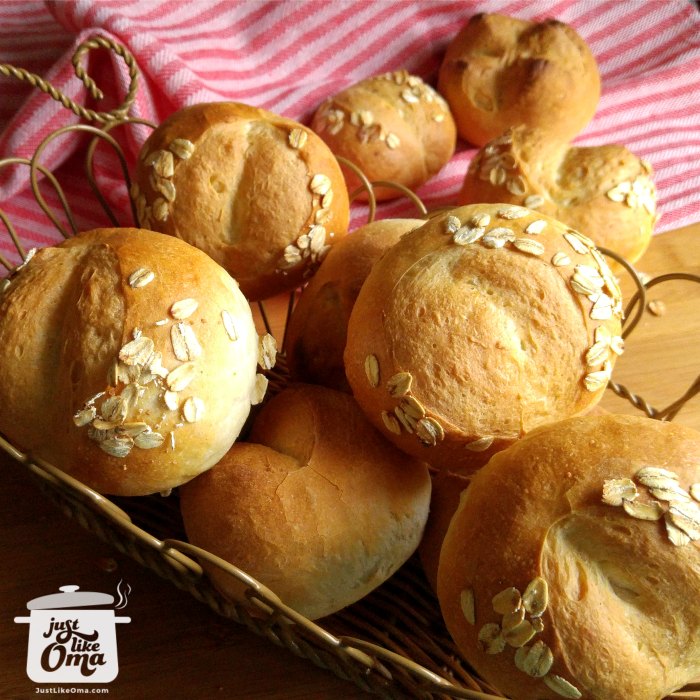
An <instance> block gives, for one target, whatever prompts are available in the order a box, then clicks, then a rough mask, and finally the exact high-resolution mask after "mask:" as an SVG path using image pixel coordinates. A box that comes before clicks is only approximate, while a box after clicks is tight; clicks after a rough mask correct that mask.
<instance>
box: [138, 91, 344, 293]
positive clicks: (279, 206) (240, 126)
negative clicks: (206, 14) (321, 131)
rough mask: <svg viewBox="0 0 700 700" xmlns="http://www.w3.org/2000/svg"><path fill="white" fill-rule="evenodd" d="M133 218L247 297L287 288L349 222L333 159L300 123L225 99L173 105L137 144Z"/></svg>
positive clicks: (305, 272)
mask: <svg viewBox="0 0 700 700" xmlns="http://www.w3.org/2000/svg"><path fill="white" fill-rule="evenodd" d="M132 197H133V198H134V200H135V202H136V205H137V209H138V213H139V219H140V221H141V224H142V225H143V226H144V227H150V228H153V229H154V230H157V231H162V232H163V233H167V234H170V235H173V236H177V237H178V238H182V239H183V240H185V241H187V242H188V243H191V244H193V245H195V246H197V247H198V248H200V249H202V250H203V251H204V252H206V253H207V254H208V255H210V256H211V257H212V258H214V260H216V261H217V262H218V263H219V264H220V265H222V266H223V267H224V268H225V269H226V270H228V272H229V273H230V274H231V275H233V277H235V278H236V280H237V281H238V282H239V284H240V285H241V290H242V291H243V293H244V294H245V296H246V297H247V298H248V299H251V300H256V299H261V298H265V297H269V296H272V295H274V294H276V293H279V292H282V291H286V290H289V289H293V288H294V287H297V286H299V284H301V282H302V281H303V280H304V279H306V277H308V276H309V275H310V274H312V273H313V271H314V269H315V266H316V265H317V264H318V262H319V261H320V260H321V259H322V258H323V256H324V255H325V254H326V252H327V251H328V246H330V245H332V243H333V242H334V241H335V240H336V239H337V238H340V237H341V236H343V235H344V234H345V232H346V230H347V226H348V216H349V213H348V207H349V204H348V195H347V190H346V187H345V182H344V180H343V175H342V173H341V171H340V168H339V166H338V163H337V161H336V160H335V158H334V156H333V154H332V153H331V152H330V151H329V149H328V148H327V146H326V145H325V144H324V143H323V141H322V140H321V139H320V138H318V137H317V136H316V134H314V133H313V132H312V131H311V130H310V129H308V128H307V127H304V126H302V125H301V124H298V123H297V122H294V121H292V120H290V119H285V118H284V117H279V116H277V115H275V114H272V113H270V112H266V111H265V110H262V109H257V108H255V107H250V106H248V105H244V104H238V103H233V102H230V103H229V102H222V103H209V104H198V105H193V106H191V107H186V108H184V109H181V110H179V111H178V112H175V113H174V114H173V115H171V116H170V117H169V118H168V119H167V120H166V121H165V122H163V123H162V124H161V125H160V126H159V127H158V128H157V129H156V130H155V131H154V132H153V133H152V134H151V136H150V137H149V138H148V140H147V141H146V143H145V144H144V145H143V148H142V150H141V155H140V157H139V163H138V167H137V171H136V184H135V187H134V188H133V189H132Z"/></svg>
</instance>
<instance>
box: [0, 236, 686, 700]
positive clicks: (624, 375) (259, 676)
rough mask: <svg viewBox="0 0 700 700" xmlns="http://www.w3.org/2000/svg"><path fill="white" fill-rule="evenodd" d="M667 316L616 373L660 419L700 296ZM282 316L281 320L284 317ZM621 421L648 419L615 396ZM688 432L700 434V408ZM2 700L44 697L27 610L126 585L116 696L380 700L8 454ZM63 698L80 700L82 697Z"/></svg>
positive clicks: (671, 262) (655, 263)
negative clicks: (632, 416)
mask: <svg viewBox="0 0 700 700" xmlns="http://www.w3.org/2000/svg"><path fill="white" fill-rule="evenodd" d="M637 267H638V269H640V270H642V271H643V272H646V273H648V274H651V275H657V274H661V273H665V272H669V271H685V272H690V273H693V274H700V224H697V225H694V226H691V227H688V228H686V229H682V230H679V231H675V232H673V233H668V234H662V235H660V236H657V237H656V238H655V239H654V241H653V243H652V246H651V248H650V250H649V251H648V253H647V254H646V255H645V257H644V258H643V259H642V260H641V261H640V262H639V263H638V265H637ZM650 298H654V299H660V300H662V301H663V302H664V303H665V305H666V313H665V314H664V315H663V316H653V315H652V314H650V313H645V315H644V320H643V323H642V325H641V327H640V328H639V329H638V331H636V332H635V334H634V335H633V336H632V337H631V338H630V340H629V342H628V343H627V349H626V352H625V354H624V355H623V357H622V358H621V360H620V362H619V363H618V366H617V367H616V369H615V377H614V378H615V379H616V380H617V381H618V382H620V383H623V384H626V385H627V386H629V387H630V388H631V389H632V390H634V391H635V392H637V393H639V394H641V395H642V396H644V397H645V398H646V399H647V400H648V401H649V402H650V403H651V404H652V405H654V406H656V407H661V406H665V405H666V404H667V403H669V402H670V401H671V400H672V399H674V398H676V397H677V396H678V395H680V394H681V393H682V392H683V390H684V388H685V386H686V385H689V384H690V383H691V382H692V381H693V380H694V379H695V377H696V376H697V375H698V373H700V362H699V358H700V353H698V347H699V345H700V313H699V311H700V285H692V284H691V283H688V282H678V283H672V284H669V285H667V286H664V287H663V288H661V287H660V288H658V291H657V290H654V291H652V292H650ZM273 313H274V312H273ZM603 405H604V406H605V407H606V408H607V409H608V410H611V411H616V412H624V413H630V412H632V413H636V410H635V409H634V408H632V407H631V406H628V404H627V403H626V402H624V401H623V400H622V399H619V398H617V397H616V396H614V395H612V394H609V395H608V396H606V398H605V399H604V402H603ZM676 420H677V421H679V422H681V423H684V424H687V425H690V426H692V427H694V428H695V429H697V430H700V398H696V399H695V400H693V401H692V402H691V403H690V404H689V405H688V406H687V407H686V408H685V409H684V410H683V411H682V412H681V413H680V414H679V416H678V417H677V419H676ZM0 471H1V473H2V488H0V562H1V566H2V568H3V571H2V575H0V698H2V699H3V700H14V699H20V698H22V699H24V698H29V697H34V696H35V695H36V694H37V686H36V684H35V683H34V682H33V681H31V680H29V678H28V677H27V675H26V671H25V664H26V654H27V635H28V626H27V625H24V624H15V623H14V622H13V618H14V617H15V616H22V615H26V614H27V610H26V602H27V601H28V600H30V599H32V598H35V597H38V596H41V595H47V594H49V593H52V592H55V591H57V590H58V588H59V586H63V585H66V584H75V585H79V586H80V587H81V588H82V589H83V590H94V591H103V592H107V593H113V594H114V593H115V592H116V588H117V584H118V582H119V581H120V579H123V580H124V581H125V582H127V583H128V584H129V585H130V586H131V588H132V593H131V597H130V599H129V603H128V605H127V607H126V608H125V609H124V611H123V614H128V615H129V616H130V617H131V623H130V624H128V625H119V626H118V628H117V639H118V651H119V675H118V677H117V678H116V680H114V681H113V682H112V683H110V684H108V685H107V686H102V687H106V688H107V689H108V690H109V696H110V697H112V698H114V699H115V700H117V699H123V700H127V699H128V700H140V699H142V698H143V699H144V700H146V699H149V700H151V699H155V698H168V699H170V698H173V699H179V698H187V699H188V700H189V699H202V700H208V699H209V698H249V699H255V698H269V699H272V700H279V699H282V698H284V699H290V700H292V699H294V698H300V699H301V698H304V699H305V700H312V699H318V700H325V699H336V698H339V699H341V698H342V699H348V700H352V699H353V698H363V697H369V696H367V695H365V694H364V693H362V692H361V691H359V690H358V689H356V688H355V687H354V686H352V685H350V684H349V683H346V682H345V681H342V680H339V679H337V678H335V676H333V675H331V674H330V673H328V672H326V671H322V670H320V669H317V668H316V667H314V666H313V665H311V664H310V663H309V662H306V661H304V660H301V659H298V658H296V657H295V656H293V655H292V654H291V653H289V652H287V651H286V650H283V649H278V648H277V647H275V646H273V645H272V644H271V643H270V642H268V641H266V640H264V639H260V638H258V637H256V636H255V635H253V634H252V633H251V632H248V631H247V630H246V629H244V628H242V627H239V626H238V625H236V624H235V623H232V622H229V621H228V620H225V619H223V618H219V617H217V616H216V615H215V614H214V613H212V612H210V611H209V610H208V609H207V608H205V607H204V606H202V605H201V604H200V603H198V602H196V601H195V600H194V599H193V598H191V597H190V596H189V595H188V594H186V593H183V592H181V591H179V590H177V589H176V588H174V587H173V586H172V585H171V584H169V583H167V582H165V581H163V580H161V579H160V578H158V577H157V576H156V575H155V574H152V573H150V572H149V571H147V570H145V569H143V568H141V567H140V566H139V565H138V564H136V563H135V562H133V561H131V560H130V559H128V558H126V557H125V556H123V555H121V554H119V553H118V552H116V551H115V550H113V549H112V548H111V547H109V546H108V545H105V544H103V543H102V542H101V541H100V540H98V539H97V538H96V537H95V536H93V535H92V534H90V533H88V532H86V531H84V530H82V529H81V528H80V526H78V525H77V524H76V523H74V522H72V521H69V520H67V519H66V518H65V517H64V516H63V515H62V514H61V513H60V511H59V510H58V509H57V508H56V507H55V506H53V505H52V504H50V503H49V502H48V501H46V500H45V499H44V497H43V496H42V495H41V494H39V493H38V492H37V490H36V488H35V487H34V485H33V483H32V482H30V481H29V479H28V477H27V476H26V474H25V473H24V468H23V467H21V466H20V465H18V464H16V463H15V462H13V461H12V460H11V459H10V458H9V457H7V456H5V455H4V454H0ZM49 687H51V686H49ZM53 687H54V688H55V690H54V692H56V693H57V692H60V690H61V689H64V690H70V686H63V687H62V688H61V687H57V686H53Z"/></svg>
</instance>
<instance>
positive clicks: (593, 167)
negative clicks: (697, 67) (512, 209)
mask: <svg viewBox="0 0 700 700" xmlns="http://www.w3.org/2000/svg"><path fill="white" fill-rule="evenodd" d="M651 175H652V168H651V165H650V164H649V163H648V162H647V161H645V160H642V159H640V158H638V157H637V156H635V155H634V154H633V153H631V152H630V151H628V150H627V149H626V148H625V147H624V146H618V145H606V146H593V147H589V148H579V147H574V146H570V145H569V144H567V143H562V142H560V141H557V140H553V139H551V138H550V137H549V135H548V134H547V133H546V132H545V131H541V130H537V129H526V128H524V127H519V128H516V129H509V130H508V131H507V132H506V133H505V134H503V135H501V136H499V137H498V138H497V139H495V140H494V141H492V142H491V143H490V144H488V145H487V146H485V147H484V148H482V149H481V150H480V151H479V152H478V153H477V154H476V155H475V156H474V158H473V159H472V161H471V163H470V164H469V170H468V171H467V175H466V177H465V179H464V184H463V185H462V190H461V192H460V193H459V197H458V201H459V203H460V204H471V203H475V202H511V203H513V204H523V205H525V206H527V207H530V208H531V209H537V211H541V212H542V213H543V214H547V215H549V216H552V217H554V218H555V219H559V220H560V221H563V222H564V223H565V224H566V225H567V226H571V227H572V228H575V229H577V230H579V231H583V232H584V233H585V234H586V235H587V236H589V237H590V238H592V239H593V241H594V242H595V244H596V245H599V246H603V247H604V248H610V249H611V250H613V251H615V252H616V253H618V254H620V255H621V256H622V257H624V258H626V259H627V260H628V261H629V262H635V261H636V260H639V258H640V257H641V256H642V254H643V253H644V251H645V250H646V249H647V247H648V245H649V242H650V240H651V235H652V232H653V230H654V223H655V222H656V219H657V216H656V190H655V187H654V183H653V182H652V179H651Z"/></svg>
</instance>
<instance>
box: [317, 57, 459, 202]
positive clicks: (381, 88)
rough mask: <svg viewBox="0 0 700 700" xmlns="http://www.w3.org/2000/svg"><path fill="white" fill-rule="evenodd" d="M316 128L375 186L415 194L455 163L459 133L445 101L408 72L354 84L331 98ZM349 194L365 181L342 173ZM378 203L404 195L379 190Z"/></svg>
mask: <svg viewBox="0 0 700 700" xmlns="http://www.w3.org/2000/svg"><path fill="white" fill-rule="evenodd" d="M311 128H312V129H313V130H314V131H315V132H316V133H317V134H319V135H320V136H321V138H322V139H323V140H324V141H325V142H326V143H327V144H328V146H329V148H330V149H331V150H332V151H333V153H335V154H336V155H339V156H343V157H344V158H347V159H348V160H349V161H350V162H352V163H354V164H355V165H357V166H358V167H359V168H360V170H361V171H362V172H363V173H364V174H365V175H366V176H367V177H368V178H369V180H370V181H375V180H389V181H390V182H397V183H399V184H400V185H405V186H406V187H409V188H411V189H415V188H417V187H419V186H420V185H422V184H423V183H424V182H426V181H427V180H429V179H430V178H431V177H432V176H433V175H435V174H436V173H437V172H438V171H439V170H440V169H441V168H442V167H443V166H444V165H445V164H446V163H447V161H449V160H450V158H451V157H452V155H453V153H454V151H455V143H456V140H457V133H456V129H455V123H454V119H453V118H452V115H451V114H450V109H449V107H448V106H447V103H446V102H445V100H444V99H443V98H442V97H441V96H440V95H439V94H438V93H437V92H435V90H433V88H432V87H430V85H427V84H426V83H424V82H423V80H421V78H419V77H418V76H416V75H409V74H408V73H407V72H406V71H405V70H399V71H394V72H391V73H384V74H383V75H378V76H375V77H373V78H366V79H365V80H362V81H360V82H359V83H355V84H354V85H351V86H350V87H348V88H346V89H345V90H343V91H342V92H339V93H338V94H337V95H334V96H333V97H329V98H328V99H327V100H326V101H325V102H324V103H323V104H322V105H321V106H320V107H319V108H318V110H317V111H316V114H314V117H313V119H312V121H311ZM343 172H344V174H345V179H346V182H347V184H348V189H349V190H350V191H351V192H353V191H354V190H355V189H356V188H357V187H359V186H360V184H361V183H360V180H359V179H358V178H357V176H356V175H355V174H354V173H353V172H352V171H351V170H350V169H345V168H344V169H343ZM375 194H376V196H377V199H391V198H393V197H399V196H401V192H399V191H398V190H396V189H390V188H386V187H384V188H377V190H376V192H375Z"/></svg>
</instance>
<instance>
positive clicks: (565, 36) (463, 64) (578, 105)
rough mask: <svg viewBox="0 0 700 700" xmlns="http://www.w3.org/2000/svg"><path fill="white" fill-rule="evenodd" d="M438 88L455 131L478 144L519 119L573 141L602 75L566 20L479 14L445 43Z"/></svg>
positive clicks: (589, 110) (594, 100)
mask: <svg viewBox="0 0 700 700" xmlns="http://www.w3.org/2000/svg"><path fill="white" fill-rule="evenodd" d="M438 90H439V91H440V93H442V95H443V96H444V97H445V99H446V100H447V102H448V103H449V105H450V108H451V110H452V114H453V115H454V118H455V121H456V122H457V131H458V133H459V135H460V136H461V137H462V138H463V139H465V140H466V141H469V142H470V143H473V144H475V145H477V146H483V145H484V144H486V143H488V142H489V141H490V140H491V139H494V138H496V137H497V136H499V135H500V134H502V133H503V132H504V131H505V130H506V129H507V128H508V127H511V126H520V125H521V124H524V125H525V126H530V127H540V128H542V129H544V130H546V131H547V132H548V133H549V134H550V135H551V136H553V137H557V138H560V139H562V140H570V139H572V138H573V137H574V136H576V135H577V134H578V133H579V132H580V131H581V130H582V129H583V128H584V127H585V126H586V124H588V122H589V121H590V120H591V118H592V117H593V114H594V113H595V110H596V107H597V105H598V100H599V99H600V76H599V74H598V66H597V65H596V61H595V58H594V57H593V55H592V54H591V52H590V49H589V48H588V46H587V45H586V43H585V42H584V40H583V39H582V38H581V37H580V36H579V35H578V34H577V33H576V31H575V30H574V29H573V28H572V27H570V26H568V25H566V24H564V23H563V22H559V21H557V20H554V19H548V20H546V21H544V22H540V23H535V22H529V21H526V20H521V19H515V18H513V17H506V16H504V15H498V14H477V15H474V16H473V17H472V18H471V19H470V20H469V21H468V22H467V23H466V24H465V25H464V27H463V28H462V29H461V30H460V32H459V34H457V36H456V37H455V38H454V39H453V40H452V42H451V43H450V45H449V46H448V47H447V52H446V54H445V58H444V59H443V62H442V65H441V66H440V75H439V79H438Z"/></svg>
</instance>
